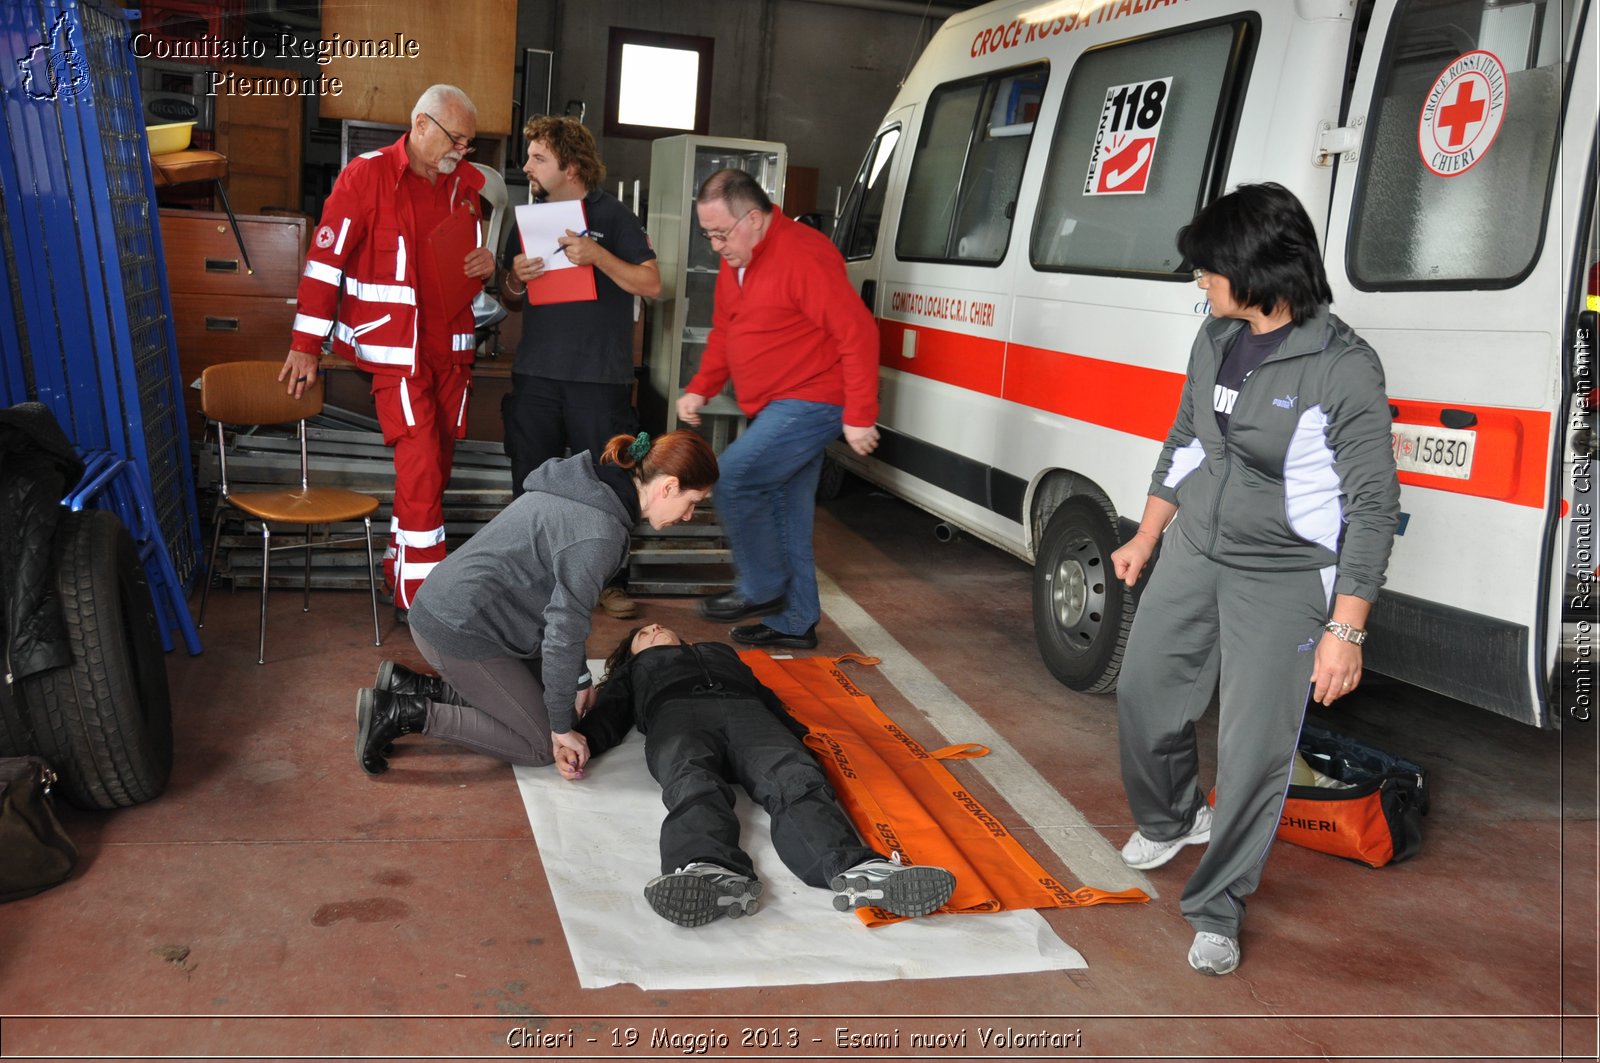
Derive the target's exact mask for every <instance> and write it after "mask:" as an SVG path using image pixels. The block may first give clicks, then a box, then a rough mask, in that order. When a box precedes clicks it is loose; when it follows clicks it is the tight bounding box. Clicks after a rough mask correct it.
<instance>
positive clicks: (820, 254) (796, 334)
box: [684, 210, 878, 428]
mask: <svg viewBox="0 0 1600 1063" xmlns="http://www.w3.org/2000/svg"><path fill="white" fill-rule="evenodd" d="M730 374H731V375H732V376H733V390H734V396H735V398H737V399H738V402H739V408H740V409H741V410H743V411H744V413H745V416H747V417H754V416H755V415H756V414H757V413H759V412H760V411H761V408H762V407H764V406H766V405H767V403H769V402H775V401H777V400H778V399H804V400H806V401H809V402H826V403H831V404H833V405H835V406H843V407H844V423H845V424H847V425H850V426H851V427H854V428H870V427H871V426H872V425H873V424H875V423H877V420H878V327H877V324H876V323H875V322H874V321H873V320H872V314H871V313H869V312H868V310H867V307H866V304H865V303H863V302H862V301H861V296H859V295H857V294H856V293H855V290H854V289H852V288H851V287H850V278H849V276H848V275H847V274H846V273H845V268H844V258H843V257H842V256H841V255H840V254H839V249H838V248H836V247H834V246H833V244H832V242H830V241H829V240H828V238H827V237H826V236H823V235H822V234H821V233H819V232H817V231H816V230H815V229H811V228H808V227H807V226H804V225H801V224H800V223H799V222H794V221H790V220H789V219H788V218H785V217H784V216H783V215H782V214H781V213H779V212H778V211H776V210H774V211H773V212H772V225H771V228H769V229H768V230H767V235H766V236H764V237H763V238H762V240H761V242H760V243H758V244H756V246H755V250H754V251H753V252H751V255H750V265H749V266H747V267H745V271H744V283H743V284H740V282H739V271H738V270H737V269H735V268H734V267H732V266H730V265H728V263H727V262H726V261H724V262H723V263H722V270H721V272H720V273H718V274H717V289H716V308H715V309H714V310H713V311H712V315H711V335H710V337H709V338H708V339H707V341H706V349H705V351H704V352H703V353H702V354H701V356H700V371H699V372H698V373H696V374H695V376H694V379H693V380H691V381H689V383H688V384H687V385H686V386H685V388H684V390H685V391H691V392H693V393H694V394H696V395H704V396H705V397H706V398H711V397H712V396H714V395H716V394H717V393H718V392H719V391H721V390H722V385H723V384H725V383H726V382H727V380H728V377H729V375H730Z"/></svg>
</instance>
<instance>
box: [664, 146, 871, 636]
mask: <svg viewBox="0 0 1600 1063" xmlns="http://www.w3.org/2000/svg"><path fill="white" fill-rule="evenodd" d="M695 214H696V216H697V217H698V219H699V222H700V229H701V233H702V235H704V236H705V237H706V239H708V240H710V241H711V246H712V248H713V250H715V251H716V252H717V253H718V254H720V255H721V256H722V268H721V271H720V272H719V273H718V275H717V288H716V308H715V309H714V310H713V311H712V316H711V336H710V338H709V339H708V340H707V343H706V348H705V351H704V353H703V354H702V355H701V358H700V371H699V372H698V373H696V374H695V377H694V379H693V380H691V381H689V383H688V384H687V385H686V386H685V388H684V393H683V395H682V396H680V397H679V399H678V418H679V419H680V420H682V421H684V422H686V423H688V424H691V425H697V424H699V423H700V410H701V408H702V407H703V406H705V404H706V402H707V401H709V400H710V399H711V398H712V397H713V396H715V395H716V394H717V393H718V392H720V391H721V390H722V386H723V384H724V383H726V382H727V381H728V379H729V378H730V377H731V378H732V380H733V390H734V397H735V399H736V400H737V401H738V403H739V408H740V409H741V410H743V411H744V414H745V416H746V417H748V418H750V424H749V426H748V427H747V428H746V429H745V430H744V431H743V432H741V433H740V435H739V438H738V439H736V440H734V442H733V443H732V444H731V445H730V446H729V447H728V449H727V450H726V451H725V452H724V453H723V454H722V455H721V457H719V458H718V465H719V466H720V468H721V476H719V477H718V479H717V486H716V488H715V490H714V491H713V493H712V501H713V502H715V504H716V507H717V515H718V517H719V518H720V519H721V521H722V525H723V529H724V531H725V533H726V534H727V537H728V544H729V546H730V547H731V548H732V550H733V563H734V567H735V568H736V569H737V572H738V581H737V582H736V583H735V585H734V588H733V590H731V591H729V592H728V593H727V594H722V595H718V596H716V597H713V598H707V599H705V600H704V601H702V602H701V603H700V614H701V615H702V616H704V617H707V618H708V619H711V620H726V621H734V620H742V619H745V618H746V617H761V622H759V623H755V624H747V625H743V626H740V627H735V628H734V629H733V630H732V631H730V632H729V635H730V636H731V637H732V638H733V640H734V641H735V642H742V643H744V644H745V645H748V646H789V647H796V648H799V649H811V648H812V647H814V646H816V644H817V632H816V628H817V620H818V619H819V618H820V617H821V615H822V606H821V603H820V602H819V601H818V599H817V573H816V567H815V563H814V561H813V560H812V553H811V521H812V516H813V513H814V510H815V505H816V492H817V477H818V475H819V474H820V473H821V471H822V453H823V450H824V448H826V447H827V445H828V444H829V443H830V442H832V441H833V440H834V439H837V438H838V436H839V433H840V430H841V429H842V430H843V432H844V437H845V441H846V442H848V443H849V444H850V446H851V447H852V448H853V449H854V450H855V452H856V453H857V454H862V455H866V454H870V453H872V451H873V450H874V449H876V447H877V445H878V430H877V428H876V427H875V424H876V422H877V419H878V329H877V325H876V324H875V323H874V322H873V320H872V315H871V314H870V313H869V312H868V311H867V308H866V305H865V304H864V303H862V301H861V297H860V296H858V295H857V294H856V293H855V291H854V290H852V289H851V287H850V279H849V277H848V276H847V275H846V273H845V267H844V259H843V258H842V257H841V256H840V255H839V252H838V249H836V248H835V247H834V246H833V244H832V243H831V242H829V240H828V238H827V237H825V236H823V235H822V234H821V233H819V232H817V231H816V230H814V229H809V228H807V227H806V226H804V225H801V224H799V223H798V222H793V221H790V220H789V219H788V218H785V217H784V216H783V214H782V213H781V212H779V211H775V210H773V209H772V202H771V201H770V200H769V199H768V198H767V194H766V192H765V191H764V190H763V189H762V188H761V186H760V185H759V184H757V183H756V181H755V179H754V178H753V177H751V176H750V175H749V174H747V173H745V172H744V171H742V170H718V171H717V172H716V173H714V174H712V175H711V176H710V177H708V178H706V180H705V183H704V184H702V185H701V186H700V194H699V196H698V197H697V198H696V201H695Z"/></svg>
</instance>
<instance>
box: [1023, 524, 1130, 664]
mask: <svg viewBox="0 0 1600 1063" xmlns="http://www.w3.org/2000/svg"><path fill="white" fill-rule="evenodd" d="M1116 548H1117V540H1116V536H1115V533H1114V532H1113V530H1112V524H1111V518H1110V516H1109V515H1108V514H1107V513H1106V511H1105V509H1104V508H1103V507H1102V506H1100V505H1099V503H1097V502H1095V501H1094V500H1093V499H1091V498H1084V497H1077V498H1069V499H1067V500H1066V501H1065V502H1063V503H1061V505H1060V506H1059V507H1058V508H1057V509H1056V511H1055V512H1054V513H1052V514H1051V515H1050V522H1049V523H1048V524H1047V525H1045V530H1044V537H1043V538H1042V539H1041V540H1040V543H1039V552H1038V556H1037V559H1036V561H1035V563H1034V568H1033V633H1034V638H1035V639H1036V640H1037V641H1038V643H1039V654H1040V656H1042V657H1043V658H1044V663H1045V665H1046V666H1047V667H1048V668H1049V669H1050V671H1051V673H1052V674H1053V675H1054V676H1055V677H1056V678H1057V679H1059V680H1060V681H1061V682H1063V683H1065V684H1066V685H1067V686H1069V687H1071V688H1072V689H1074V690H1081V691H1084V692H1085V693H1091V694H1093V693H1101V692H1104V691H1108V690H1113V689H1115V688H1116V685H1117V673H1118V671H1120V670H1121V668H1122V654H1123V650H1124V649H1126V647H1127V644H1128V630H1129V628H1131V627H1132V626H1133V604H1134V603H1133V597H1132V595H1131V594H1130V593H1129V591H1128V588H1127V587H1126V586H1125V585H1124V584H1123V583H1122V581H1121V580H1119V579H1117V578H1116V576H1115V575H1114V574H1113V573H1112V571H1111V552H1112V551H1113V550H1115V549H1116Z"/></svg>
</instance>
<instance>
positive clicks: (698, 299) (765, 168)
mask: <svg viewBox="0 0 1600 1063" xmlns="http://www.w3.org/2000/svg"><path fill="white" fill-rule="evenodd" d="M787 155H788V152H787V151H786V149H785V148H784V146H783V145H782V144H778V143H773V142H770V141H762V140H737V139H730V138H726V137H703V136H677V137H665V138H663V139H661V140H657V141H656V142H655V143H654V144H653V145H652V146H651V149H650V210H649V224H648V228H649V231H650V240H651V242H652V243H653V244H654V245H655V251H656V264H657V266H658V268H659V269H660V270H661V297H660V299H658V300H657V301H656V304H655V306H654V308H653V313H652V315H651V328H650V352H651V354H650V371H649V374H648V376H647V378H646V380H645V381H644V386H643V387H642V388H640V391H639V416H640V419H641V420H642V421H643V422H644V426H645V427H646V428H648V429H650V430H651V431H655V432H670V431H671V430H672V429H674V428H676V427H678V411H677V398H678V396H679V395H680V394H682V393H683V386H684V385H685V384H687V383H688V382H689V381H690V380H691V379H693V377H694V375H695V373H696V372H697V371H699V368H700V354H701V352H702V351H704V350H705V346H706V338H707V337H708V336H710V334H711V308H712V302H713V294H714V292H715V290H716V283H717V269H718V267H719V266H720V265H721V263H722V259H721V257H720V256H719V255H718V254H717V253H716V252H715V251H713V250H712V249H711V243H710V241H708V240H706V238H705V237H703V236H701V235H700V222H699V221H698V220H697V219H696V218H695V213H694V194H695V192H696V191H697V190H698V189H699V187H700V183H701V182H702V181H704V180H705V179H706V178H707V177H709V176H711V174H713V173H715V172H716V171H717V170H721V169H725V168H730V167H731V168H736V169H740V170H744V171H745V172H746V173H749V174H750V175H751V176H753V177H754V178H755V179H756V180H757V181H758V182H759V183H760V184H761V187H762V188H764V189H766V192H767V195H768V196H770V197H771V199H772V201H773V203H775V204H780V205H781V204H782V203H783V177H784V170H785V167H786V166H787V162H788V160H787ZM742 423H743V417H742V415H741V414H740V413H739V407H738V406H737V405H736V404H735V403H734V401H733V388H732V386H731V385H730V386H728V387H725V388H724V389H723V392H722V394H720V395H717V396H715V397H714V398H712V400H711V401H710V402H708V403H707V404H706V406H705V409H704V411H703V413H702V415H701V425H700V431H701V432H702V434H704V435H705V436H706V437H707V439H709V440H710V442H711V445H712V447H713V448H714V449H716V450H717V452H718V453H720V452H721V451H722V449H723V448H724V447H725V446H727V444H728V441H729V440H730V439H731V438H732V437H733V436H734V435H735V434H736V433H737V431H738V428H739V426H740V424H742Z"/></svg>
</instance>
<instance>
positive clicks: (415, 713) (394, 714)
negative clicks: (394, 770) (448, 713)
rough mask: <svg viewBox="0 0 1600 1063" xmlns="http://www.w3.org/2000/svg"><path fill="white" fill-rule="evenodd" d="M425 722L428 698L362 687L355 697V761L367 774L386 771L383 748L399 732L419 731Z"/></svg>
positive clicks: (415, 732) (387, 767)
mask: <svg viewBox="0 0 1600 1063" xmlns="http://www.w3.org/2000/svg"><path fill="white" fill-rule="evenodd" d="M427 724H428V699H427V698H424V697H419V696H417V695H415V694H391V693H389V692H388V691H387V690H371V689H365V690H362V691H361V693H360V695H359V696H358V697H357V698H356V763H358V764H360V765H361V770H362V771H364V772H366V773H367V774H368V775H382V774H383V773H384V772H386V771H388V770H389V762H388V761H387V760H385V759H384V751H385V750H387V749H388V748H389V747H390V743H392V742H393V741H394V740H395V739H396V738H399V737H400V736H401V735H409V734H421V733H422V729H423V728H424V727H426V726H427Z"/></svg>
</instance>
